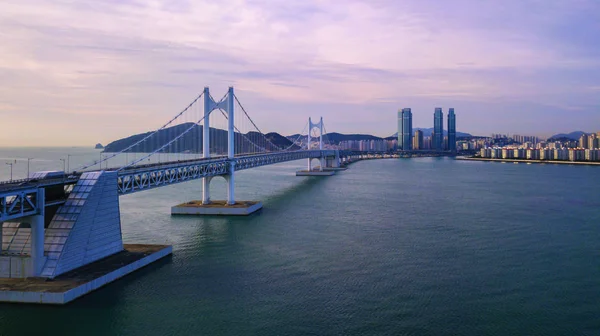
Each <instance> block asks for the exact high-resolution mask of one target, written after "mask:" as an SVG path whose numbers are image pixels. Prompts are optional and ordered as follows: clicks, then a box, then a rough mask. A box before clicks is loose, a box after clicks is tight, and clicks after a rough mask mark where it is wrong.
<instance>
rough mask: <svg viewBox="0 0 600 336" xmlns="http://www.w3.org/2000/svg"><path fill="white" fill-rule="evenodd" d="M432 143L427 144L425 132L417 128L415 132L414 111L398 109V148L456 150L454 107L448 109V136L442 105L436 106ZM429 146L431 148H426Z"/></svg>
mask: <svg viewBox="0 0 600 336" xmlns="http://www.w3.org/2000/svg"><path fill="white" fill-rule="evenodd" d="M430 141H431V144H430V146H427V144H426V142H428V141H427V139H425V137H424V136H423V132H422V131H420V130H417V131H415V132H414V133H413V126H412V111H411V109H410V108H403V109H401V110H399V111H398V149H400V150H421V149H433V150H438V151H443V150H450V151H456V115H455V114H454V108H450V109H449V110H448V137H447V138H445V137H444V112H443V111H442V108H441V107H436V108H435V111H434V113H433V133H432V134H431V139H430ZM426 147H429V148H426Z"/></svg>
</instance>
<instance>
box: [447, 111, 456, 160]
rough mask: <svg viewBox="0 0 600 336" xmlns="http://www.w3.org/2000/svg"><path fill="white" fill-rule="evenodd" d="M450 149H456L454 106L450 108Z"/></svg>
mask: <svg viewBox="0 0 600 336" xmlns="http://www.w3.org/2000/svg"><path fill="white" fill-rule="evenodd" d="M447 149H448V150H449V151H452V152H454V151H456V115H455V114H454V108H450V109H449V110H448V148H447Z"/></svg>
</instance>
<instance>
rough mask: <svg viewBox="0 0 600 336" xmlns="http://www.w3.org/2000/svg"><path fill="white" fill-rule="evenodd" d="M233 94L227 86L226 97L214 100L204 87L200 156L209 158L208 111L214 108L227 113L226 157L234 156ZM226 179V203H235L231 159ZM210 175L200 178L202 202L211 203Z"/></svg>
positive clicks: (233, 168) (233, 163) (233, 166)
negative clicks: (217, 100) (219, 100)
mask: <svg viewBox="0 0 600 336" xmlns="http://www.w3.org/2000/svg"><path fill="white" fill-rule="evenodd" d="M234 105H235V95H234V93H233V87H229V90H228V91H227V96H226V99H224V100H223V101H221V102H218V103H217V102H215V101H214V100H213V99H212V97H211V95H210V90H209V88H208V87H205V88H204V125H203V128H202V158H204V159H210V113H211V112H212V111H214V110H216V109H222V110H224V111H225V112H226V113H227V158H228V159H230V160H233V158H234V157H235V151H234V149H235V126H234V125H235V124H234V121H235V114H234V108H235V106H234ZM224 177H225V180H226V181H227V205H234V204H235V188H234V186H235V162H233V161H231V162H230V166H229V173H228V174H227V175H225V176H224ZM211 180H212V177H204V178H202V204H204V205H208V204H211V200H210V181H211Z"/></svg>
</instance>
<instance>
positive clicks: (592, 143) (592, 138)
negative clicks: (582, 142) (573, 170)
mask: <svg viewBox="0 0 600 336" xmlns="http://www.w3.org/2000/svg"><path fill="white" fill-rule="evenodd" d="M597 142H598V139H597V138H596V134H594V133H592V134H590V135H588V146H587V148H589V149H594V148H596V146H597Z"/></svg>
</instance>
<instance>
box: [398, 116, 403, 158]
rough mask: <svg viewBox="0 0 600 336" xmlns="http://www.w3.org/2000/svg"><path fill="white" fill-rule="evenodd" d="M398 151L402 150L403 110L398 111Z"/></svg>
mask: <svg viewBox="0 0 600 336" xmlns="http://www.w3.org/2000/svg"><path fill="white" fill-rule="evenodd" d="M398 149H402V110H398Z"/></svg>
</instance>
